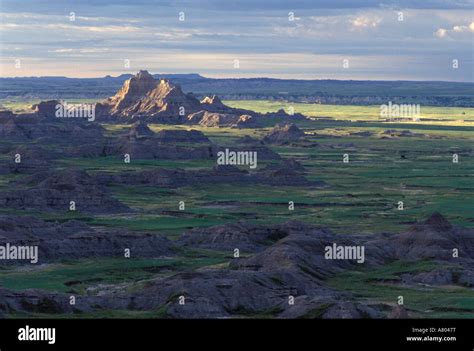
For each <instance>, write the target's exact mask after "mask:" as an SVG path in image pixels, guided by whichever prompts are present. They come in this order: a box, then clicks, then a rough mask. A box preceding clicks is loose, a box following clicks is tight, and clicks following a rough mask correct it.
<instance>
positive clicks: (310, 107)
mask: <svg viewBox="0 0 474 351" xmlns="http://www.w3.org/2000/svg"><path fill="white" fill-rule="evenodd" d="M224 103H225V104H227V105H229V106H231V107H239V108H244V109H249V110H252V111H256V112H260V113H265V112H276V111H278V110H279V109H284V110H285V111H286V112H287V113H289V112H290V108H292V109H293V111H294V112H295V113H302V114H304V115H306V116H311V117H330V118H334V119H342V120H350V121H381V120H383V118H381V117H380V105H375V106H374V105H370V106H352V105H323V104H311V103H297V102H287V101H269V100H226V101H224ZM387 103H388V102H387ZM393 103H395V102H393ZM417 117H419V118H420V119H421V121H418V122H416V121H412V122H411V123H415V124H416V123H428V121H426V120H430V121H429V123H430V124H438V123H439V124H442V125H471V126H472V125H474V109H473V108H468V107H437V106H420V116H417ZM431 120H433V121H431ZM407 122H409V121H407Z"/></svg>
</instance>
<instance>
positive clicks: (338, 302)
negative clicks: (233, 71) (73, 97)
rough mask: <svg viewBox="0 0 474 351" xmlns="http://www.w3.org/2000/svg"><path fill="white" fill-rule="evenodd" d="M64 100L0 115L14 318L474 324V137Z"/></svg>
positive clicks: (149, 97) (6, 299)
mask: <svg viewBox="0 0 474 351" xmlns="http://www.w3.org/2000/svg"><path fill="white" fill-rule="evenodd" d="M65 106H68V102H66V101H61V100H49V101H43V102H39V103H36V104H34V105H33V106H31V109H29V110H28V111H23V112H22V113H17V112H14V111H12V110H8V109H3V110H1V111H0V150H1V157H0V316H1V317H3V318H14V317H18V316H28V317H51V316H53V317H68V318H75V317H79V318H80V317H85V318H103V317H119V318H120V317H136V318H155V317H159V318H255V317H265V318H430V317H448V318H450V317H451V318H452V317H467V318H472V316H473V311H474V303H473V301H474V290H473V287H474V229H472V223H474V218H472V213H473V212H472V211H471V210H472V203H470V204H469V202H470V201H472V193H473V191H474V189H473V182H472V171H473V166H472V156H473V150H472V139H471V138H472V135H471V134H469V133H472V131H471V130H470V129H466V130H462V132H463V133H465V134H462V135H460V136H458V135H454V133H457V132H459V131H460V130H461V129H460V128H458V129H456V128H452V129H451V130H448V131H447V132H446V131H445V130H443V129H442V128H441V129H436V128H422V127H420V126H418V127H416V126H415V128H414V129H415V131H413V132H412V131H411V130H410V129H412V127H413V126H412V125H409V124H396V123H390V124H389V123H388V122H387V121H384V122H387V123H386V124H384V123H383V121H382V122H378V124H364V123H339V122H335V121H333V122H328V121H327V120H325V119H324V118H323V119H314V118H309V117H307V116H305V115H303V114H300V113H287V112H285V110H284V109H280V110H277V111H275V112H260V113H259V112H255V111H253V110H251V109H244V108H238V107H231V106H229V105H227V104H226V103H224V102H222V101H221V100H220V99H219V97H218V96H216V95H212V96H207V97H205V98H203V99H201V100H199V99H197V98H196V97H195V96H194V95H193V94H191V93H184V92H183V91H182V90H181V88H180V87H179V86H178V85H176V84H174V83H173V82H172V81H171V80H167V79H158V80H157V79H154V78H153V76H152V75H150V74H149V73H148V72H147V71H140V72H139V73H138V74H137V75H135V76H132V77H131V78H130V79H128V80H127V81H125V83H124V84H123V86H122V88H121V89H120V90H119V91H118V92H117V93H116V94H115V95H114V96H112V97H110V98H107V99H105V100H102V101H99V102H93V103H83V104H81V105H77V104H76V105H74V104H70V105H69V107H68V108H65ZM329 123H333V124H329ZM434 129H435V130H434ZM433 130H434V132H433ZM453 154H456V156H457V157H458V158H459V159H460V160H462V161H461V162H456V164H454V163H452V162H451V158H452V155H453ZM469 159H470V160H471V161H469ZM453 166H454V167H453ZM455 167H457V168H455ZM413 172H419V173H417V174H413ZM437 172H439V174H438V173H437ZM453 204H456V205H453ZM30 249H31V250H30ZM35 250H36V251H35ZM33 252H35V253H36V256H35V257H29V256H30V255H33Z"/></svg>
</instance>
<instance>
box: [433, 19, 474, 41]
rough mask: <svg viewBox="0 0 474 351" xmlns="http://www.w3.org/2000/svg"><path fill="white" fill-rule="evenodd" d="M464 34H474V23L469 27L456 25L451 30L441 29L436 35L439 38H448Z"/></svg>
mask: <svg viewBox="0 0 474 351" xmlns="http://www.w3.org/2000/svg"><path fill="white" fill-rule="evenodd" d="M462 33H474V22H471V23H470V24H468V25H455V26H453V27H452V28H451V29H446V28H439V29H438V30H437V31H436V32H435V33H434V34H435V36H437V37H438V38H448V37H452V36H454V35H458V34H462Z"/></svg>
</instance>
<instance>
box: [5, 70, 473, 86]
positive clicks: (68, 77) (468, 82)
mask: <svg viewBox="0 0 474 351" xmlns="http://www.w3.org/2000/svg"><path fill="white" fill-rule="evenodd" d="M140 71H147V70H138V72H140ZM138 72H137V73H138ZM148 72H149V71H148ZM137 73H122V74H119V75H117V76H112V75H110V74H106V75H104V76H92V77H74V76H63V75H59V76H57V75H51V76H6V77H5V76H0V79H21V78H36V79H41V78H66V79H105V78H120V77H121V76H135V75H136V74H137ZM149 73H150V74H151V75H152V76H154V75H160V76H163V77H166V75H173V76H186V75H198V76H200V77H202V78H205V79H232V80H239V79H242V80H243V79H272V80H294V81H343V82H344V81H352V82H426V83H438V82H439V83H460V84H466V83H467V84H474V81H456V80H411V79H336V78H308V79H304V78H279V77H266V76H257V77H252V76H248V77H207V76H204V75H202V74H200V73H196V72H189V73H151V72H149Z"/></svg>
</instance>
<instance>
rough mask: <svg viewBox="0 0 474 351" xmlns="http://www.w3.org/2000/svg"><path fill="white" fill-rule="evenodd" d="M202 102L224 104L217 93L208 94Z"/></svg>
mask: <svg viewBox="0 0 474 351" xmlns="http://www.w3.org/2000/svg"><path fill="white" fill-rule="evenodd" d="M201 104H209V105H223V104H222V101H221V99H219V97H218V96H217V95H212V96H206V97H205V98H204V99H202V100H201Z"/></svg>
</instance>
